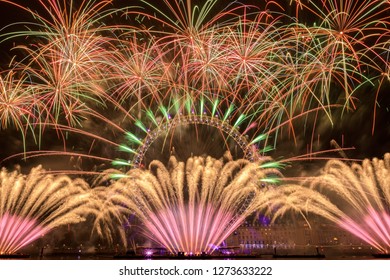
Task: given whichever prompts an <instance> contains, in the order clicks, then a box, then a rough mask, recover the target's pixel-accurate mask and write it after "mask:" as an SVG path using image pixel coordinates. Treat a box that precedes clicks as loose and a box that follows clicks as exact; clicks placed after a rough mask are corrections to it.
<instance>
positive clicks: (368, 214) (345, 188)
mask: <svg viewBox="0 0 390 280" xmlns="http://www.w3.org/2000/svg"><path fill="white" fill-rule="evenodd" d="M160 2H161V5H157V4H156V3H154V2H153V1H145V0H137V1H134V3H132V4H131V5H127V4H123V3H117V1H114V0H104V1H95V0H83V1H73V0H71V1H60V0H54V1H44V0H37V1H35V2H34V4H31V7H29V6H24V5H21V4H20V3H19V1H9V0H0V4H2V5H8V6H9V7H12V9H16V10H18V12H20V13H23V15H24V16H25V17H26V18H27V20H23V21H21V22H11V23H9V24H5V25H4V27H2V29H1V33H0V42H1V43H2V44H10V43H11V44H12V45H13V47H12V49H11V50H8V49H7V50H6V51H7V52H8V53H9V54H10V55H9V56H10V57H11V56H12V58H10V59H9V60H7V61H5V62H4V63H3V64H2V66H1V71H0V120H1V122H0V129H1V131H0V132H1V133H9V134H7V135H8V136H10V138H11V136H12V139H17V140H15V141H14V142H15V143H17V144H15V145H12V147H11V148H12V149H10V150H11V151H12V153H11V152H8V151H6V149H5V151H4V152H2V154H1V156H2V157H3V158H1V159H0V160H1V164H2V165H3V164H4V165H7V164H12V163H14V162H15V161H20V162H27V164H28V163H29V160H31V161H32V162H34V163H33V164H35V162H36V161H38V162H39V161H45V160H47V159H48V158H55V159H57V158H61V159H65V160H63V161H61V162H60V161H58V162H56V166H55V167H54V166H53V168H52V167H51V166H49V168H46V167H45V168H46V169H50V172H51V173H61V174H65V175H63V176H65V177H58V178H57V177H56V178H54V177H52V176H54V175H49V174H46V175H44V173H45V171H44V170H43V169H41V168H38V169H37V170H38V171H37V170H35V169H34V170H33V171H32V173H31V174H39V176H38V175H37V176H38V177H39V178H41V179H40V180H41V181H40V180H38V179H29V178H32V177H34V176H33V175H29V176H28V177H27V179H24V177H22V175H20V174H17V173H8V172H7V171H3V173H4V174H5V175H3V177H4V176H5V177H9V178H8V179H3V181H4V180H11V179H10V178H14V179H13V180H14V181H12V180H11V181H12V182H13V183H12V182H11V181H7V182H8V183H7V182H5V181H4V183H2V185H1V187H2V193H1V195H2V197H1V199H2V201H3V202H4V205H3V206H1V207H2V208H1V213H0V214H1V216H0V219H1V220H0V249H1V251H6V252H11V253H13V252H15V251H17V250H18V249H19V248H21V247H22V246H23V245H24V244H27V242H30V241H32V240H33V239H36V238H38V237H39V236H40V235H42V234H45V233H47V232H48V231H49V230H50V229H52V228H54V227H57V224H58V225H59V224H66V223H73V222H76V220H77V221H79V220H80V218H79V217H78V216H77V215H76V214H69V215H71V217H72V219H70V218H69V220H67V219H64V218H61V217H62V216H61V215H59V214H58V216H55V217H56V218H53V219H52V220H50V222H46V219H47V218H46V217H51V216H50V215H57V214H54V213H56V212H55V211H56V210H55V209H54V208H56V207H57V206H56V207H54V205H52V206H50V205H49V206H47V207H48V208H45V207H46V206H45V205H44V204H42V205H41V204H39V203H37V202H36V201H35V202H34V203H35V204H36V205H38V206H36V207H38V208H40V209H41V211H43V212H42V213H43V214H39V212H38V210H40V209H35V208H34V209H35V210H34V211H33V214H28V215H27V214H21V213H22V212H23V211H30V210H28V209H30V208H29V206H26V205H25V204H26V203H27V202H26V201H27V196H30V195H29V194H33V193H35V192H39V193H41V192H43V189H41V188H43V187H41V185H45V186H47V188H48V189H50V188H51V187H50V186H49V185H50V184H52V185H53V188H54V187H55V186H57V185H58V186H61V190H62V188H63V189H64V191H65V189H67V190H68V191H69V193H66V194H63V195H64V196H63V199H65V198H66V203H70V205H72V206H71V207H70V208H69V213H77V214H80V215H81V214H82V213H84V214H85V213H87V209H86V208H85V209H84V208H83V207H81V205H80V204H79V202H78V201H79V200H83V199H86V198H85V197H88V196H89V197H90V203H89V204H88V205H87V206H85V207H88V211H89V212H88V213H92V214H93V215H94V216H95V218H96V221H95V222H94V229H93V231H95V232H97V233H98V235H99V236H104V237H105V238H107V240H109V241H110V242H111V243H114V237H113V236H114V232H118V233H119V235H120V237H121V239H122V241H123V243H124V244H126V242H127V241H126V234H125V232H124V231H123V226H122V225H123V223H124V222H125V221H126V219H127V218H128V217H129V216H130V215H135V216H136V217H137V218H138V219H139V220H140V221H141V222H142V227H143V228H144V230H142V232H143V233H144V234H145V235H146V236H148V237H149V238H150V239H151V240H153V241H154V242H156V243H157V244H159V245H161V246H163V247H165V248H167V250H168V251H169V252H171V253H178V252H186V253H190V252H192V253H197V254H198V253H200V252H207V253H212V252H213V251H214V250H215V248H217V247H218V246H219V245H220V244H221V243H222V242H223V241H224V240H225V239H226V238H227V237H228V236H229V235H230V234H231V233H232V232H234V231H235V230H236V229H237V227H238V226H239V225H240V224H241V223H242V222H243V221H244V220H245V219H246V218H247V217H248V216H250V215H251V214H253V213H258V212H260V211H267V213H268V214H269V215H274V220H275V219H276V218H277V217H279V216H281V215H282V214H284V213H285V212H286V211H290V210H297V211H298V212H300V213H301V214H305V213H306V210H308V211H309V212H313V213H315V214H318V215H320V216H325V217H326V218H328V219H329V220H331V221H332V222H335V223H336V224H337V225H338V226H339V227H341V228H344V229H346V230H347V231H350V232H352V233H353V234H355V235H357V236H358V237H359V238H361V239H362V240H364V241H365V242H366V243H368V244H370V245H372V246H373V247H375V248H376V249H377V250H379V251H382V252H387V251H388V246H389V245H388V244H389V238H388V235H389V222H388V220H389V214H388V209H387V208H388V205H387V204H388V200H389V199H388V198H387V197H386V193H387V192H388V191H389V190H388V186H387V183H386V179H383V178H385V177H386V176H385V175H384V174H382V173H384V172H387V171H386V170H388V164H389V162H388V161H389V160H388V156H387V155H386V156H385V159H384V160H383V161H378V160H373V161H372V162H369V161H368V160H366V161H364V163H363V165H362V167H359V166H360V165H358V164H357V163H354V164H352V166H351V167H349V166H347V165H346V164H343V163H341V162H339V161H334V160H332V161H330V162H329V163H328V164H327V165H326V167H325V171H324V174H325V175H321V176H319V177H318V178H314V179H313V178H312V177H310V179H311V183H310V186H309V187H304V186H298V185H287V184H286V185H284V184H279V183H280V182H284V181H285V180H286V181H287V179H282V177H283V176H282V174H281V173H280V171H279V169H280V167H282V166H284V165H283V164H282V163H281V162H286V161H288V159H283V160H270V158H269V155H270V152H272V151H274V150H276V151H278V147H279V146H280V141H282V140H283V141H289V142H291V143H294V144H295V145H297V143H298V142H303V141H307V143H305V145H306V146H307V149H306V151H305V152H304V155H302V156H296V157H295V159H296V160H301V159H302V158H310V159H311V158H312V157H315V156H316V155H317V154H316V152H315V151H314V150H313V149H315V148H313V147H314V146H315V142H316V139H317V143H318V144H317V148H320V145H319V142H320V134H321V136H322V135H324V134H327V132H324V131H325V130H331V128H333V127H337V128H339V127H340V126H341V123H342V122H343V118H344V116H350V114H353V112H355V111H356V110H359V105H360V104H361V103H363V102H360V98H362V96H363V98H364V99H365V100H366V99H370V100H371V101H370V103H369V104H370V106H373V107H372V108H370V111H371V112H370V113H369V115H368V116H367V115H366V116H365V118H366V120H369V122H370V133H372V134H374V133H375V132H376V130H377V127H378V117H377V116H378V111H379V110H380V109H381V110H384V109H383V108H382V107H381V105H382V104H381V100H382V99H384V97H385V91H386V87H387V86H388V82H389V73H390V72H389V69H390V68H389V59H388V58H389V35H390V33H389V28H388V27H389V24H390V22H389V17H390V16H389V11H390V4H389V2H388V1H382V0H370V1H360V0H358V1H353V0H343V1H332V0H322V1H311V0H306V1H287V0H285V1H282V0H280V1H257V2H258V3H257V2H256V3H252V2H254V1H243V3H237V2H236V1H234V2H232V3H222V2H223V1H217V0H211V1H203V2H202V1H199V3H198V2H197V1H191V0H185V1H182V0H174V1H168V0H163V1H160ZM249 2H251V3H249ZM5 65H6V66H5ZM371 104H372V105H371ZM383 105H384V106H383V107H386V106H387V104H383ZM386 108H387V107H386ZM327 128H329V129H327ZM329 134H331V133H330V132H329ZM2 135H3V134H2ZM325 137H326V136H325ZM329 137H332V136H329ZM286 139H288V140H286ZM336 144H337V143H336ZM8 145H9V144H8ZM353 145H354V144H353ZM337 147H338V148H337V150H339V152H340V151H341V152H342V148H340V146H338V144H337ZM343 148H344V147H343ZM326 149H328V148H326ZM318 153H319V154H320V153H321V152H318ZM227 154H229V156H228V159H227V157H226V155H227ZM22 159H23V161H22ZM291 162H294V161H291ZM384 166H385V167H384ZM238 167H239V168H238ZM237 168H238V169H237ZM372 169H374V171H372V172H373V173H372V174H371V173H370V174H371V175H372V176H371V177H370V174H369V172H371V171H370V170H372ZM381 172H382V173H381ZM3 173H2V174H3ZM379 173H381V174H379ZM373 174H374V175H373ZM42 176H43V177H44V176H47V177H44V178H46V179H44V178H43V177H42ZM67 176H72V178H70V177H67ZM77 176H79V177H82V178H84V179H87V180H88V182H90V183H89V184H87V183H85V182H84V181H79V180H81V179H79V178H76V177H77ZM299 176H300V175H297V177H299ZM332 176H333V177H332ZM354 176H355V177H354ZM5 177H4V178H5ZM211 177H212V178H211ZM18 178H19V179H18ZM64 178H65V179H64ZM386 178H387V177H386ZM302 179H303V178H300V179H299V182H301V181H302ZM18 180H21V182H20V183H17V181H18ZM23 180H25V181H23ZM28 180H35V181H34V182H35V183H33V184H30V183H28V184H27V181H28ZM37 180H38V181H37ZM56 180H59V181H60V182H63V181H64V182H63V183H58V182H57V181H56ZM62 180H63V181H62ZM65 181H66V183H65ZM18 182H19V181H18ZM97 182H98V183H97ZM359 182H361V183H359ZM363 182H364V183H363ZM103 183H104V186H103ZM13 184H16V185H18V186H19V185H21V186H22V185H26V187H23V188H22V187H14V188H11V185H13ZM268 184H270V185H272V186H274V187H272V188H271V187H269V186H268ZM16 185H15V186H16ZM27 185H28V187H27ZM265 186H267V187H265ZM29 188H31V189H29ZM73 189H74V192H73V191H72V190H73ZM76 189H77V190H78V191H76ZM328 191H329V193H328ZM14 192H15V193H14ZM333 192H334V193H333ZM76 193H77V195H76ZM87 193H88V195H87ZM367 193H370V194H371V196H372V197H367ZM61 194H62V191H61ZM81 194H83V195H81ZM335 194H336V195H340V194H342V195H341V197H340V198H341V200H343V199H344V200H345V201H344V203H345V204H346V205H348V204H351V205H352V206H353V207H352V208H353V209H354V210H353V211H352V210H348V211H352V212H353V214H352V212H348V211H346V210H344V208H343V207H342V206H340V205H339V204H338V203H339V200H340V198H334V196H333V195H335ZM51 196H53V199H54V198H57V196H58V194H55V193H48V194H47V196H46V197H47V198H48V200H47V201H45V203H49V204H50V201H51V200H50V197H51ZM84 196H85V197H84ZM18 197H20V199H19V198H18ZM31 197H32V198H31V199H34V197H35V196H34V195H31ZM375 197H376V200H375V204H373V203H374V200H373V199H374V198H375ZM18 199H19V200H18ZM36 199H38V198H36ZM40 199H41V198H40ZM265 199H268V200H269V201H266V200H265ZM332 199H335V201H333V200H332ZM362 201H364V203H363V202H362ZM42 203H43V201H42ZM56 203H57V202H56ZM72 203H73V204H72ZM15 205H16V206H15ZM39 205H41V206H39ZM55 205H57V204H55ZM11 206H12V207H16V208H12V207H11ZM8 207H11V208H8ZM61 207H65V206H61ZM102 207H106V208H102ZM305 207H306V208H305ZM24 208H26V210H23V209H24ZM65 208H66V207H65ZM12 209H13V210H12ZM15 209H18V210H15ZM45 209H48V210H45ZM61 209H62V208H61ZM348 209H349V208H348ZM49 212H50V213H49ZM61 213H62V212H61ZM350 213H351V215H350ZM357 213H358V214H357ZM43 216H44V217H45V218H44V219H43ZM76 216H77V217H78V218H77V219H76V218H75V217H76ZM53 217H54V216H53ZM73 218H74V219H73ZM43 221H45V222H43ZM216 221H218V222H219V224H216ZM52 224H53V226H52ZM366 225H368V226H366ZM362 227H363V228H362ZM18 228H20V230H18ZM31 229H34V230H31ZM372 231H373V232H375V234H374V235H372V233H371V232H372ZM210 244H211V245H210Z"/></svg>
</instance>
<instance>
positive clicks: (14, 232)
mask: <svg viewBox="0 0 390 280" xmlns="http://www.w3.org/2000/svg"><path fill="white" fill-rule="evenodd" d="M46 232H47V228H45V227H42V226H41V225H39V223H37V222H36V220H35V219H29V218H23V217H19V216H17V215H12V214H8V213H5V214H4V215H3V216H2V217H0V255H3V254H13V253H15V252H17V251H18V250H19V249H20V248H22V247H24V246H25V245H27V244H29V243H31V242H33V241H34V240H36V239H38V238H39V237H41V236H43V235H44V234H45V233H46Z"/></svg>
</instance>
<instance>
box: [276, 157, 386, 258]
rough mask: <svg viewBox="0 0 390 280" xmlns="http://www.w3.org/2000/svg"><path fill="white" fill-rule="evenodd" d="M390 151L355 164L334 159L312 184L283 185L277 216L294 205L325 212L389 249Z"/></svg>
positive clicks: (378, 246) (373, 243)
mask: <svg viewBox="0 0 390 280" xmlns="http://www.w3.org/2000/svg"><path fill="white" fill-rule="evenodd" d="M389 171H390V154H386V155H385V156H384V159H383V160H379V159H377V158H374V159H373V160H368V159H365V160H364V161H363V163H362V164H357V163H354V164H352V165H351V166H349V165H347V164H345V163H343V162H342V161H339V160H331V161H329V162H328V163H327V165H326V166H325V168H324V170H323V174H322V175H320V176H318V177H317V178H315V179H312V180H311V181H310V183H309V186H307V187H302V186H289V187H284V188H281V189H279V190H278V191H277V192H276V193H275V198H274V199H271V201H273V202H274V203H276V204H279V203H280V204H279V205H281V207H280V208H278V210H277V211H276V212H275V213H274V215H275V216H274V218H276V217H277V216H279V215H283V214H285V212H286V211H288V210H291V209H293V210H294V211H298V212H300V213H302V214H306V213H309V212H312V213H315V214H317V215H320V216H323V217H325V218H326V219H328V220H331V221H332V222H334V223H336V224H337V225H338V226H340V227H342V228H344V229H346V230H347V231H349V232H351V233H352V234H354V235H356V236H357V237H359V238H361V239H362V240H364V241H365V242H367V243H368V244H370V245H371V246H373V247H375V248H376V249H378V250H379V251H381V252H383V253H388V252H389V245H390V240H389V232H390V223H389V222H390V220H389V202H390V188H389V182H390V181H389V178H390V173H389Z"/></svg>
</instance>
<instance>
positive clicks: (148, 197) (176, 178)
mask: <svg viewBox="0 0 390 280" xmlns="http://www.w3.org/2000/svg"><path fill="white" fill-rule="evenodd" d="M266 160H267V159H265V158H263V159H261V160H259V161H257V162H250V161H248V160H244V159H241V160H236V161H234V160H231V159H230V160H228V157H226V156H225V158H224V159H220V160H216V159H214V158H211V157H206V158H205V157H190V158H189V159H188V160H187V161H186V162H185V163H184V162H180V161H178V160H177V159H176V158H175V157H174V156H172V157H171V158H170V160H169V163H168V164H167V166H165V165H164V164H163V163H162V162H160V161H157V160H154V161H152V162H151V163H150V165H149V170H143V169H138V168H137V169H132V170H130V171H129V172H128V173H127V174H125V175H124V177H123V178H121V179H119V180H118V181H116V182H115V183H113V185H111V186H110V187H109V188H104V189H100V190H103V191H102V193H100V195H101V196H102V197H105V202H104V203H102V205H101V211H100V213H101V214H100V215H98V217H97V220H96V223H95V229H96V231H97V232H98V233H101V234H105V233H107V232H113V230H114V228H115V225H116V224H117V223H118V220H119V221H121V222H122V223H123V222H125V221H126V219H127V217H128V215H130V214H134V215H136V216H137V217H138V218H139V220H140V221H141V222H142V223H143V231H144V233H145V235H146V236H147V237H149V238H150V239H151V240H153V241H155V242H156V243H157V244H159V245H160V246H163V247H165V248H166V249H167V250H168V251H169V252H171V253H173V254H175V253H178V252H183V253H186V254H200V253H202V252H206V253H212V252H213V251H214V250H215V249H216V248H218V246H219V245H220V244H221V243H222V242H223V241H224V240H225V239H226V238H227V237H228V236H229V235H230V234H231V233H232V232H233V231H234V230H235V229H236V228H237V227H238V226H239V225H240V224H241V223H242V221H243V220H244V219H245V218H247V217H248V216H249V215H250V214H252V213H254V212H256V211H257V210H258V209H259V206H260V205H263V204H264V203H266V200H267V198H266V196H265V193H266V192H267V189H268V188H267V187H266V182H268V179H269V178H268V177H269V176H270V175H271V174H272V175H275V172H276V173H278V171H277V170H275V169H274V168H269V167H268V168H267V167H266V166H267V165H268V164H269V162H266Z"/></svg>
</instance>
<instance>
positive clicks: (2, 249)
mask: <svg viewBox="0 0 390 280" xmlns="http://www.w3.org/2000/svg"><path fill="white" fill-rule="evenodd" d="M88 191H89V186H88V185H87V184H86V183H85V182H84V181H82V180H79V179H76V180H72V179H70V178H69V177H67V176H53V175H48V174H46V171H45V170H44V169H42V168H41V167H36V168H34V169H32V170H31V172H30V173H29V174H28V175H27V176H24V175H22V174H20V173H19V172H17V171H13V172H8V171H7V170H6V169H4V168H3V169H2V170H1V172H0V254H1V255H10V254H15V253H16V252H17V251H18V250H19V249H21V248H22V247H24V246H26V245H28V244H30V243H31V242H33V241H34V240H36V239H38V238H40V237H42V236H43V235H45V234H47V233H48V232H49V231H51V230H52V229H54V228H56V227H59V226H61V225H66V224H71V223H79V222H81V221H83V220H84V218H83V216H84V215H87V214H88V213H89V210H88V208H89V206H88V205H89V204H90V203H89V202H90V198H89V195H88Z"/></svg>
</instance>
